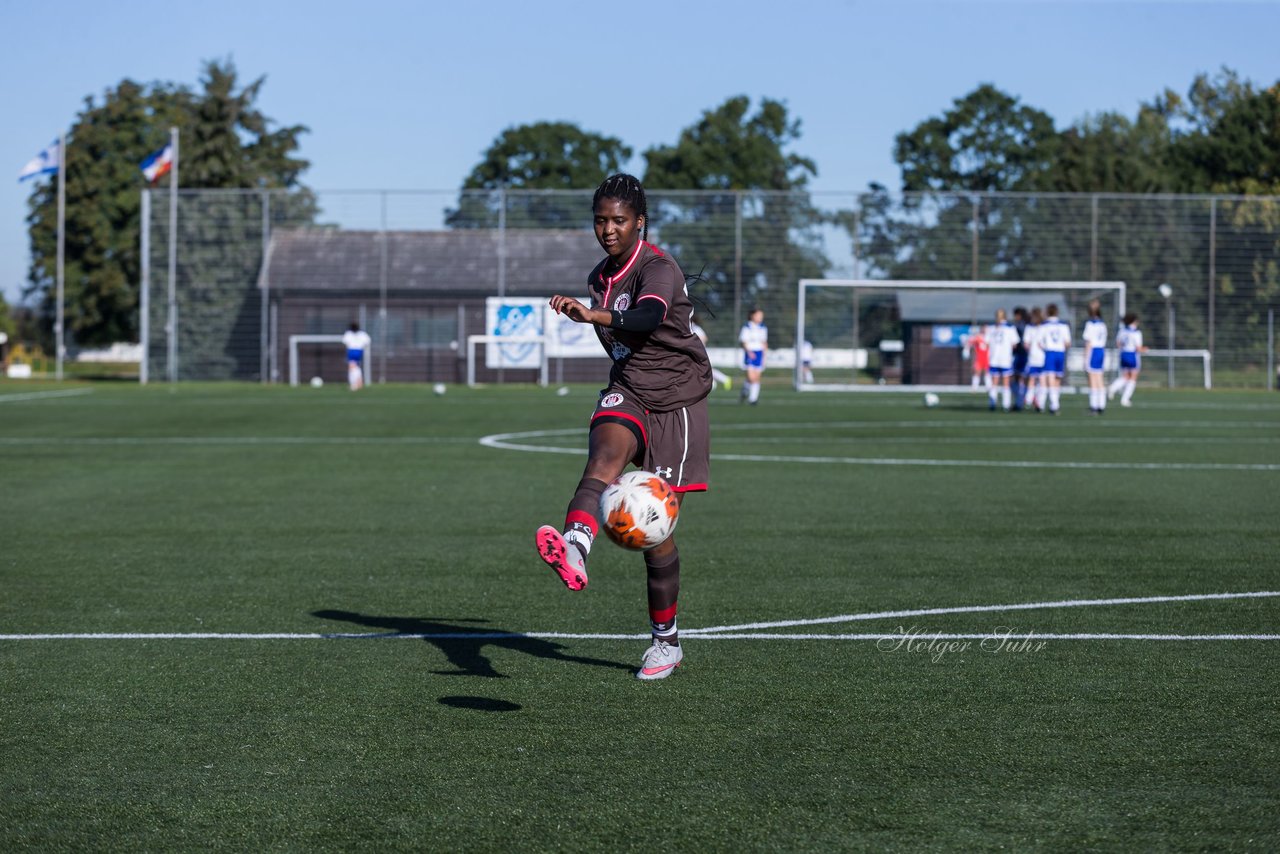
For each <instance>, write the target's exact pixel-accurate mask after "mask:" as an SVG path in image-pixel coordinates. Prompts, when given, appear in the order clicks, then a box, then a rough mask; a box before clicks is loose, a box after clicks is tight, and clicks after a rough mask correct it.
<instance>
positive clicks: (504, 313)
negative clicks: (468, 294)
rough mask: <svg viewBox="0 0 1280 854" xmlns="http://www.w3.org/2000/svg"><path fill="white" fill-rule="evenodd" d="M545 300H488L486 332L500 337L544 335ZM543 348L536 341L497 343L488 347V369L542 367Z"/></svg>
mask: <svg viewBox="0 0 1280 854" xmlns="http://www.w3.org/2000/svg"><path fill="white" fill-rule="evenodd" d="M546 304H547V301H546V300H545V299H512V298H510V297H489V298H488V299H486V300H485V306H484V308H485V329H486V331H487V333H488V334H489V335H495V336H498V337H500V338H514V339H519V338H530V337H535V336H540V335H542V334H543V325H542V310H543V306H545V305H546ZM540 351H541V345H540V344H538V343H537V342H536V341H512V342H511V343H510V344H506V343H497V344H491V345H489V346H488V347H485V348H484V364H485V367H487V368H535V369H536V368H538V367H539V366H540V365H541V364H542V353H541V352H540Z"/></svg>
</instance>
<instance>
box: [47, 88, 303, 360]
mask: <svg viewBox="0 0 1280 854" xmlns="http://www.w3.org/2000/svg"><path fill="white" fill-rule="evenodd" d="M263 82H264V78H260V79H258V80H256V81H254V82H253V83H251V84H249V85H248V86H246V87H244V88H243V89H240V90H239V91H237V90H236V73H235V69H234V68H233V67H232V65H231V64H230V63H218V62H210V63H207V64H206V65H205V66H204V74H203V77H202V80H201V83H202V91H200V92H192V91H191V90H189V89H188V88H186V87H183V86H177V85H174V84H171V83H153V84H150V85H142V84H138V83H135V82H133V81H131V80H122V81H121V82H120V83H118V84H117V85H116V86H115V87H114V88H112V89H108V90H107V91H106V92H105V93H104V94H103V97H102V100H101V102H100V103H99V102H97V101H95V99H94V98H93V97H88V98H86V99H85V105H84V109H83V110H82V111H81V113H80V114H79V116H77V118H76V121H75V122H74V123H73V125H72V127H71V130H70V132H69V133H68V135H67V151H66V170H67V174H66V176H65V177H66V192H67V207H66V229H65V246H66V269H65V306H66V324H67V330H68V332H69V333H71V335H73V336H74V339H75V340H76V341H77V342H78V343H80V344H89V345H105V344H110V343H112V342H115V341H120V340H136V339H137V336H138V281H139V276H140V267H141V265H140V258H139V255H138V246H139V222H140V217H139V207H140V191H141V190H142V189H143V188H144V187H145V181H144V179H143V177H142V174H141V171H140V170H139V166H138V164H139V163H140V162H141V161H142V160H143V159H144V158H145V157H146V156H147V155H148V154H150V153H151V152H153V151H155V150H157V149H159V148H160V147H161V146H162V145H163V144H164V142H165V140H166V139H167V137H168V129H169V127H170V126H177V127H178V128H179V129H180V131H181V141H182V147H181V176H180V180H181V182H182V186H183V187H184V188H207V187H217V188H249V187H275V188H287V189H291V190H299V189H300V188H299V185H298V176H299V174H300V173H301V172H302V171H303V170H305V169H306V167H307V163H306V161H304V160H300V159H297V158H296V157H294V156H293V152H295V151H296V150H297V148H298V137H299V136H300V135H301V134H302V133H304V132H305V131H306V128H304V127H301V126H296V125H295V126H292V127H286V128H280V129H277V130H272V129H271V125H272V122H271V121H270V120H269V119H268V118H266V117H265V116H264V115H263V114H262V113H261V112H259V111H258V110H257V109H256V108H255V107H254V101H255V100H256V98H257V96H258V94H259V92H260V90H261V87H262V84H263ZM167 180H168V179H162V181H167ZM56 196H57V189H56V182H53V181H49V182H45V183H43V184H40V185H37V186H36V187H35V188H34V189H33V190H32V193H31V197H30V199H29V201H28V204H29V210H30V213H29V215H28V217H27V221H28V224H29V230H30V235H31V248H32V263H31V271H30V284H29V286H28V287H27V289H26V291H25V295H26V296H31V295H33V294H34V295H38V296H39V297H40V300H41V307H42V313H43V314H44V315H45V316H46V318H51V317H52V314H53V308H52V306H53V299H54V295H53V285H54V278H55V273H56V269H55V268H56V230H57V198H56ZM187 227H188V224H187V223H184V224H183V235H182V236H183V237H184V238H185V237H186V236H187V235H188V232H187ZM161 257H163V256H161ZM190 260H191V259H186V261H188V262H189V261H190ZM161 263H163V261H161ZM185 273H186V276H188V277H189V276H191V275H192V274H193V271H192V270H191V269H190V268H189V267H188V268H187V269H186V270H185ZM183 279H184V277H183V276H180V280H183ZM185 280H187V281H190V279H189V278H187V279H185ZM242 285H243V283H242V282H237V286H242ZM250 285H252V279H250Z"/></svg>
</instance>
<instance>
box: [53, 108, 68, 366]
mask: <svg viewBox="0 0 1280 854" xmlns="http://www.w3.org/2000/svg"><path fill="white" fill-rule="evenodd" d="M66 231H67V134H66V132H63V133H62V134H60V135H59V136H58V299H57V302H58V305H57V307H56V308H55V309H54V312H55V316H54V321H53V334H54V345H53V346H54V349H56V350H57V358H56V362H57V366H58V367H57V377H58V379H59V380H61V379H62V355H63V352H64V351H65V350H66V346H65V339H64V337H63V331H62V325H63V308H62V304H63V282H64V280H65V275H64V274H65V269H66V255H67V251H66Z"/></svg>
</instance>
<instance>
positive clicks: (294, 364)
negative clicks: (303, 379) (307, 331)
mask: <svg viewBox="0 0 1280 854" xmlns="http://www.w3.org/2000/svg"><path fill="white" fill-rule="evenodd" d="M341 343H342V336H341V335H290V336H289V385H298V374H299V368H298V366H299V362H298V345H299V344H341ZM371 349H372V348H371V347H366V348H364V355H363V358H362V359H361V360H360V369H361V370H362V371H364V375H365V377H366V378H367V377H368V376H369V351H370V350H371Z"/></svg>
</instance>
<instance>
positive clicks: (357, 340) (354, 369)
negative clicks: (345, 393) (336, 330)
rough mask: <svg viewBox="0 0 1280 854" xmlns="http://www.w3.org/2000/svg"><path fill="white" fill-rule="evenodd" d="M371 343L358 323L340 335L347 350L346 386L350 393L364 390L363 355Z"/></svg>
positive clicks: (366, 333)
mask: <svg viewBox="0 0 1280 854" xmlns="http://www.w3.org/2000/svg"><path fill="white" fill-rule="evenodd" d="M372 341H373V339H371V338H370V337H369V333H368V332H364V331H362V330H361V329H360V324H358V323H353V324H351V328H350V329H348V330H347V331H346V332H344V333H342V346H344V347H346V348H347V386H348V387H349V388H350V389H351V390H352V391H359V390H360V389H362V388H364V353H365V351H366V350H368V349H369V345H370V344H371V343H372Z"/></svg>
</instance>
